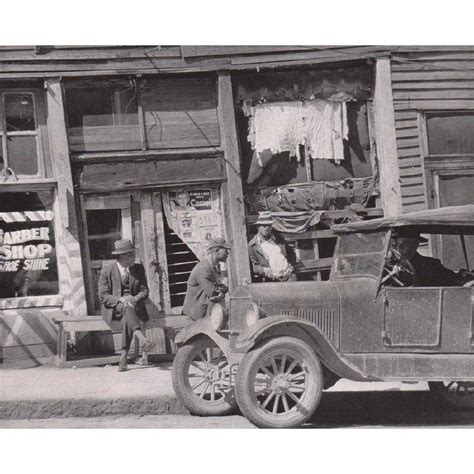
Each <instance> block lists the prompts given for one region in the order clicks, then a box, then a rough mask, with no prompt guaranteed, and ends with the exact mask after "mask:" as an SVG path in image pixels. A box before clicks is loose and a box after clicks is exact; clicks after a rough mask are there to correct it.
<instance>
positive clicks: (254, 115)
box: [247, 96, 349, 167]
mask: <svg viewBox="0 0 474 474" xmlns="http://www.w3.org/2000/svg"><path fill="white" fill-rule="evenodd" d="M346 100H348V98H347V97H345V96H343V97H338V98H337V99H336V98H333V99H332V100H322V99H315V100H308V101H291V102H272V103H263V104H257V105H255V106H253V107H251V108H250V111H247V113H248V114H249V116H250V120H249V134H248V140H249V142H250V144H251V147H252V149H253V150H255V152H256V158H257V160H258V164H259V165H260V166H261V167H263V166H265V163H263V162H262V158H261V156H260V154H262V153H263V152H265V151H267V153H268V151H270V152H271V153H272V154H277V153H282V152H289V153H290V156H296V157H297V159H298V160H299V159H301V156H300V151H299V147H300V145H303V146H305V148H306V149H307V152H308V154H309V156H311V157H312V158H313V159H330V160H335V161H336V162H340V161H342V160H343V159H344V145H343V140H347V138H348V132H349V129H348V125H347V108H346V103H345V102H346ZM267 156H268V155H267ZM267 161H268V157H267Z"/></svg>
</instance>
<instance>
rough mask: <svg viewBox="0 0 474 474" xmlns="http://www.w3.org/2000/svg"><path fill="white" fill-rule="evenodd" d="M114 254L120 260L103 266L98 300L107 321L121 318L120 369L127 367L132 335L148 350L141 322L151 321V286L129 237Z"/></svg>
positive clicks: (116, 248) (122, 241)
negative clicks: (148, 299) (149, 287)
mask: <svg viewBox="0 0 474 474" xmlns="http://www.w3.org/2000/svg"><path fill="white" fill-rule="evenodd" d="M114 245H115V250H114V251H113V252H112V255H115V256H116V259H117V261H116V262H114V263H112V264H109V265H106V266H105V267H104V268H102V271H101V272H100V277H99V300H100V302H101V304H102V318H103V319H104V320H105V322H106V323H108V324H110V323H111V321H112V320H113V319H114V320H121V321H122V348H121V349H122V351H121V354H120V363H119V372H124V371H126V370H127V356H128V351H129V350H130V345H131V343H132V339H133V336H134V335H135V336H137V338H138V340H139V341H140V343H141V344H142V350H143V352H148V350H149V348H150V347H149V346H150V344H149V342H148V341H147V339H146V337H145V335H144V334H143V332H142V329H141V322H142V321H143V322H145V321H148V319H149V318H148V314H147V311H146V308H145V300H146V299H147V298H148V285H147V282H146V277H145V269H144V268H143V266H142V265H140V264H135V263H134V262H135V247H133V244H132V242H131V241H130V240H128V239H124V240H117V241H116V242H115V244H114Z"/></svg>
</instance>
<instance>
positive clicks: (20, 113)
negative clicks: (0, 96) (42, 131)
mask: <svg viewBox="0 0 474 474" xmlns="http://www.w3.org/2000/svg"><path fill="white" fill-rule="evenodd" d="M4 101H5V118H6V122H7V132H20V131H34V130H36V124H35V110H34V105H33V95H32V94H26V93H23V94H10V93H8V94H5V95H4Z"/></svg>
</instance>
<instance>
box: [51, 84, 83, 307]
mask: <svg viewBox="0 0 474 474" xmlns="http://www.w3.org/2000/svg"><path fill="white" fill-rule="evenodd" d="M45 87H46V99H47V126H48V135H49V143H50V147H51V161H52V165H53V173H54V177H55V178H56V179H57V182H58V188H57V197H56V200H55V201H56V202H55V207H54V212H55V231H56V254H57V260H58V272H59V291H60V293H61V295H63V297H64V308H63V309H64V310H67V311H70V312H71V314H74V315H82V316H84V315H85V314H87V304H86V295H85V289H84V277H83V272H82V261H81V249H80V245H79V229H78V225H77V217H76V208H75V203H74V189H73V182H72V173H71V162H70V160H69V147H68V140H67V131H66V122H65V118H64V112H65V111H64V102H63V91H62V86H61V79H60V78H51V79H47V80H46V81H45Z"/></svg>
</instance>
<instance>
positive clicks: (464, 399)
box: [428, 381, 474, 410]
mask: <svg viewBox="0 0 474 474" xmlns="http://www.w3.org/2000/svg"><path fill="white" fill-rule="evenodd" d="M428 387H429V389H430V392H432V393H433V394H434V395H436V396H437V397H438V398H439V399H440V400H442V401H443V402H444V403H446V404H447V405H449V406H450V407H451V408H454V409H456V410H474V382H458V381H453V382H428Z"/></svg>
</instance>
